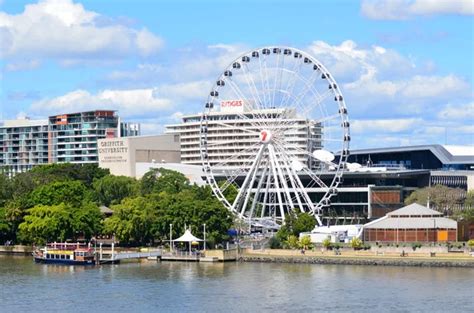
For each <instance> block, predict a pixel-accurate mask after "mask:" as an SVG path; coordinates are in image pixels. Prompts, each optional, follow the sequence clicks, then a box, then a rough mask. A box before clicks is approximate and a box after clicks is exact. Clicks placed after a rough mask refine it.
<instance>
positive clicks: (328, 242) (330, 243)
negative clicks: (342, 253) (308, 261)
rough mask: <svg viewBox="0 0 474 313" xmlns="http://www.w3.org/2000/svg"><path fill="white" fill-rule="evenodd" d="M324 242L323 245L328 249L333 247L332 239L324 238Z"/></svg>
mask: <svg viewBox="0 0 474 313" xmlns="http://www.w3.org/2000/svg"><path fill="white" fill-rule="evenodd" d="M322 243H323V247H324V248H326V250H329V249H331V247H332V242H331V239H329V238H326V239H324V240H323V242H322Z"/></svg>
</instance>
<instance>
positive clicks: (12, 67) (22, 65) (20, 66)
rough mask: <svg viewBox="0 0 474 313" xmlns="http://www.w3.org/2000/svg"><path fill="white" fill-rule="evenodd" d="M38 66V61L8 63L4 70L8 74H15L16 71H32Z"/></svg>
mask: <svg viewBox="0 0 474 313" xmlns="http://www.w3.org/2000/svg"><path fill="white" fill-rule="evenodd" d="M39 66H40V62H39V61H38V60H27V61H21V62H15V63H8V64H7V65H6V66H5V70H6V71H8V72H16V71H25V70H34V69H35V68H38V67H39Z"/></svg>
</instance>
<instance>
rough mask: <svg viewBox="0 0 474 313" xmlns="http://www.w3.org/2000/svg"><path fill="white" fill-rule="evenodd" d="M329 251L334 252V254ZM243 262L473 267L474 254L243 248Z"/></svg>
mask: <svg viewBox="0 0 474 313" xmlns="http://www.w3.org/2000/svg"><path fill="white" fill-rule="evenodd" d="M330 253H333V255H331V254H330ZM239 261H240V262H259V263H293V264H298V263H299V264H340V265H373V266H418V267H465V268H474V257H471V256H470V255H468V254H467V255H466V254H462V255H449V254H441V255H438V256H429V255H428V256H426V255H422V254H418V255H417V254H412V255H411V256H410V254H408V255H407V256H400V255H395V254H390V255H373V254H372V255H370V252H357V251H344V252H342V253H341V254H340V255H334V252H332V251H325V252H314V251H307V252H305V255H302V254H301V252H299V251H295V250H244V251H242V253H241V255H240V256H239Z"/></svg>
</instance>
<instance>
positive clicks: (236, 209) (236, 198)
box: [232, 145, 264, 212]
mask: <svg viewBox="0 0 474 313" xmlns="http://www.w3.org/2000/svg"><path fill="white" fill-rule="evenodd" d="M263 147H264V146H263V145H262V146H261V147H260V149H259V150H258V154H257V157H256V158H255V160H254V162H253V163H252V166H251V167H250V170H249V172H248V174H247V176H246V177H245V180H244V183H243V184H242V186H241V187H240V190H239V192H238V193H237V197H235V200H234V203H233V204H232V210H233V211H234V212H239V210H238V205H239V203H240V202H241V200H242V199H241V198H242V194H243V193H244V192H245V190H246V187H247V184H248V183H249V180H250V179H251V177H252V175H253V172H254V171H255V170H256V164H257V161H258V160H259V159H260V157H261V155H262V151H263Z"/></svg>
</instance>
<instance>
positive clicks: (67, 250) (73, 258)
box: [33, 243, 96, 265]
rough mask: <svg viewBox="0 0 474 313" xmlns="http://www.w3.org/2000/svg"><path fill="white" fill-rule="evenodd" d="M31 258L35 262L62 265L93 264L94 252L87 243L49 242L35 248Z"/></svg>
mask: <svg viewBox="0 0 474 313" xmlns="http://www.w3.org/2000/svg"><path fill="white" fill-rule="evenodd" d="M33 258H34V260H35V262H36V263H52V264H64V265H94V264H95V263H96V262H95V253H94V249H92V248H91V247H90V246H88V245H81V244H79V243H49V244H47V245H46V246H45V247H42V248H38V249H35V250H34V251H33Z"/></svg>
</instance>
